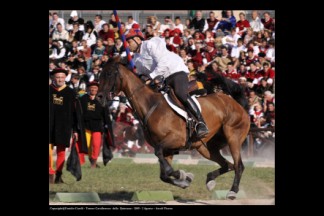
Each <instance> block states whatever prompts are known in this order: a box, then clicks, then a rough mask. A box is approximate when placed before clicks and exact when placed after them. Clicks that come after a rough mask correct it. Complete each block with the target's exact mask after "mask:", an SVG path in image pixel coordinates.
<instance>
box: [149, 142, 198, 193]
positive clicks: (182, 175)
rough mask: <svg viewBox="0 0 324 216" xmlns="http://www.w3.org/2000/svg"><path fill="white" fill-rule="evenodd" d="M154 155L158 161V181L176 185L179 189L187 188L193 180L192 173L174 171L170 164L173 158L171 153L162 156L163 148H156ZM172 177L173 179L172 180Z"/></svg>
mask: <svg viewBox="0 0 324 216" xmlns="http://www.w3.org/2000/svg"><path fill="white" fill-rule="evenodd" d="M155 155H156V156H157V157H158V159H159V163H160V179H161V180H162V181H164V182H166V183H169V184H172V185H176V186H178V187H181V188H187V187H188V186H189V185H190V183H191V181H192V180H193V177H194V176H193V174H192V173H186V172H185V171H183V170H176V171H174V170H173V168H172V166H171V162H172V158H173V154H172V153H168V154H167V155H166V156H164V154H163V148H162V147H161V146H158V147H156V148H155ZM172 177H173V178H172Z"/></svg>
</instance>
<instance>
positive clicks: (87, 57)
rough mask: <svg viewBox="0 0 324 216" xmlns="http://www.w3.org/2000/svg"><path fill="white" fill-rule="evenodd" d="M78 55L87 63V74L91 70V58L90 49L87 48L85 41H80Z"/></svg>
mask: <svg viewBox="0 0 324 216" xmlns="http://www.w3.org/2000/svg"><path fill="white" fill-rule="evenodd" d="M78 50H79V54H80V55H81V56H82V57H83V58H84V60H85V61H86V62H87V72H89V71H90V70H91V63H92V58H91V53H92V50H91V47H88V45H87V41H86V40H82V41H81V47H78Z"/></svg>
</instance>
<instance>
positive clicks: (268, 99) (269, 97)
mask: <svg viewBox="0 0 324 216" xmlns="http://www.w3.org/2000/svg"><path fill="white" fill-rule="evenodd" d="M270 103H272V104H275V96H274V94H272V93H271V91H265V92H264V98H263V110H264V111H265V112H266V111H267V110H268V106H269V104H270Z"/></svg>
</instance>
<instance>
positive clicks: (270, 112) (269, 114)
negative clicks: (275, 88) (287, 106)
mask: <svg viewBox="0 0 324 216" xmlns="http://www.w3.org/2000/svg"><path fill="white" fill-rule="evenodd" d="M264 117H265V119H266V123H268V124H270V125H271V126H272V124H273V125H274V119H275V105H274V103H268V107H267V111H266V112H265V114H264Z"/></svg>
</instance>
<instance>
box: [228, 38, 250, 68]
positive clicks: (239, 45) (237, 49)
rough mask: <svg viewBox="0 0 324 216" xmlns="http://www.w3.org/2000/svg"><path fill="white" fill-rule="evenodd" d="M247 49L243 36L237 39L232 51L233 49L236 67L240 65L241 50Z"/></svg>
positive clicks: (232, 55)
mask: <svg viewBox="0 0 324 216" xmlns="http://www.w3.org/2000/svg"><path fill="white" fill-rule="evenodd" d="M245 50H246V48H245V46H244V45H243V40H242V38H239V39H237V45H236V46H233V48H232V51H231V57H232V59H233V62H234V63H235V64H234V67H238V65H239V61H238V59H239V57H240V52H241V51H245Z"/></svg>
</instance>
